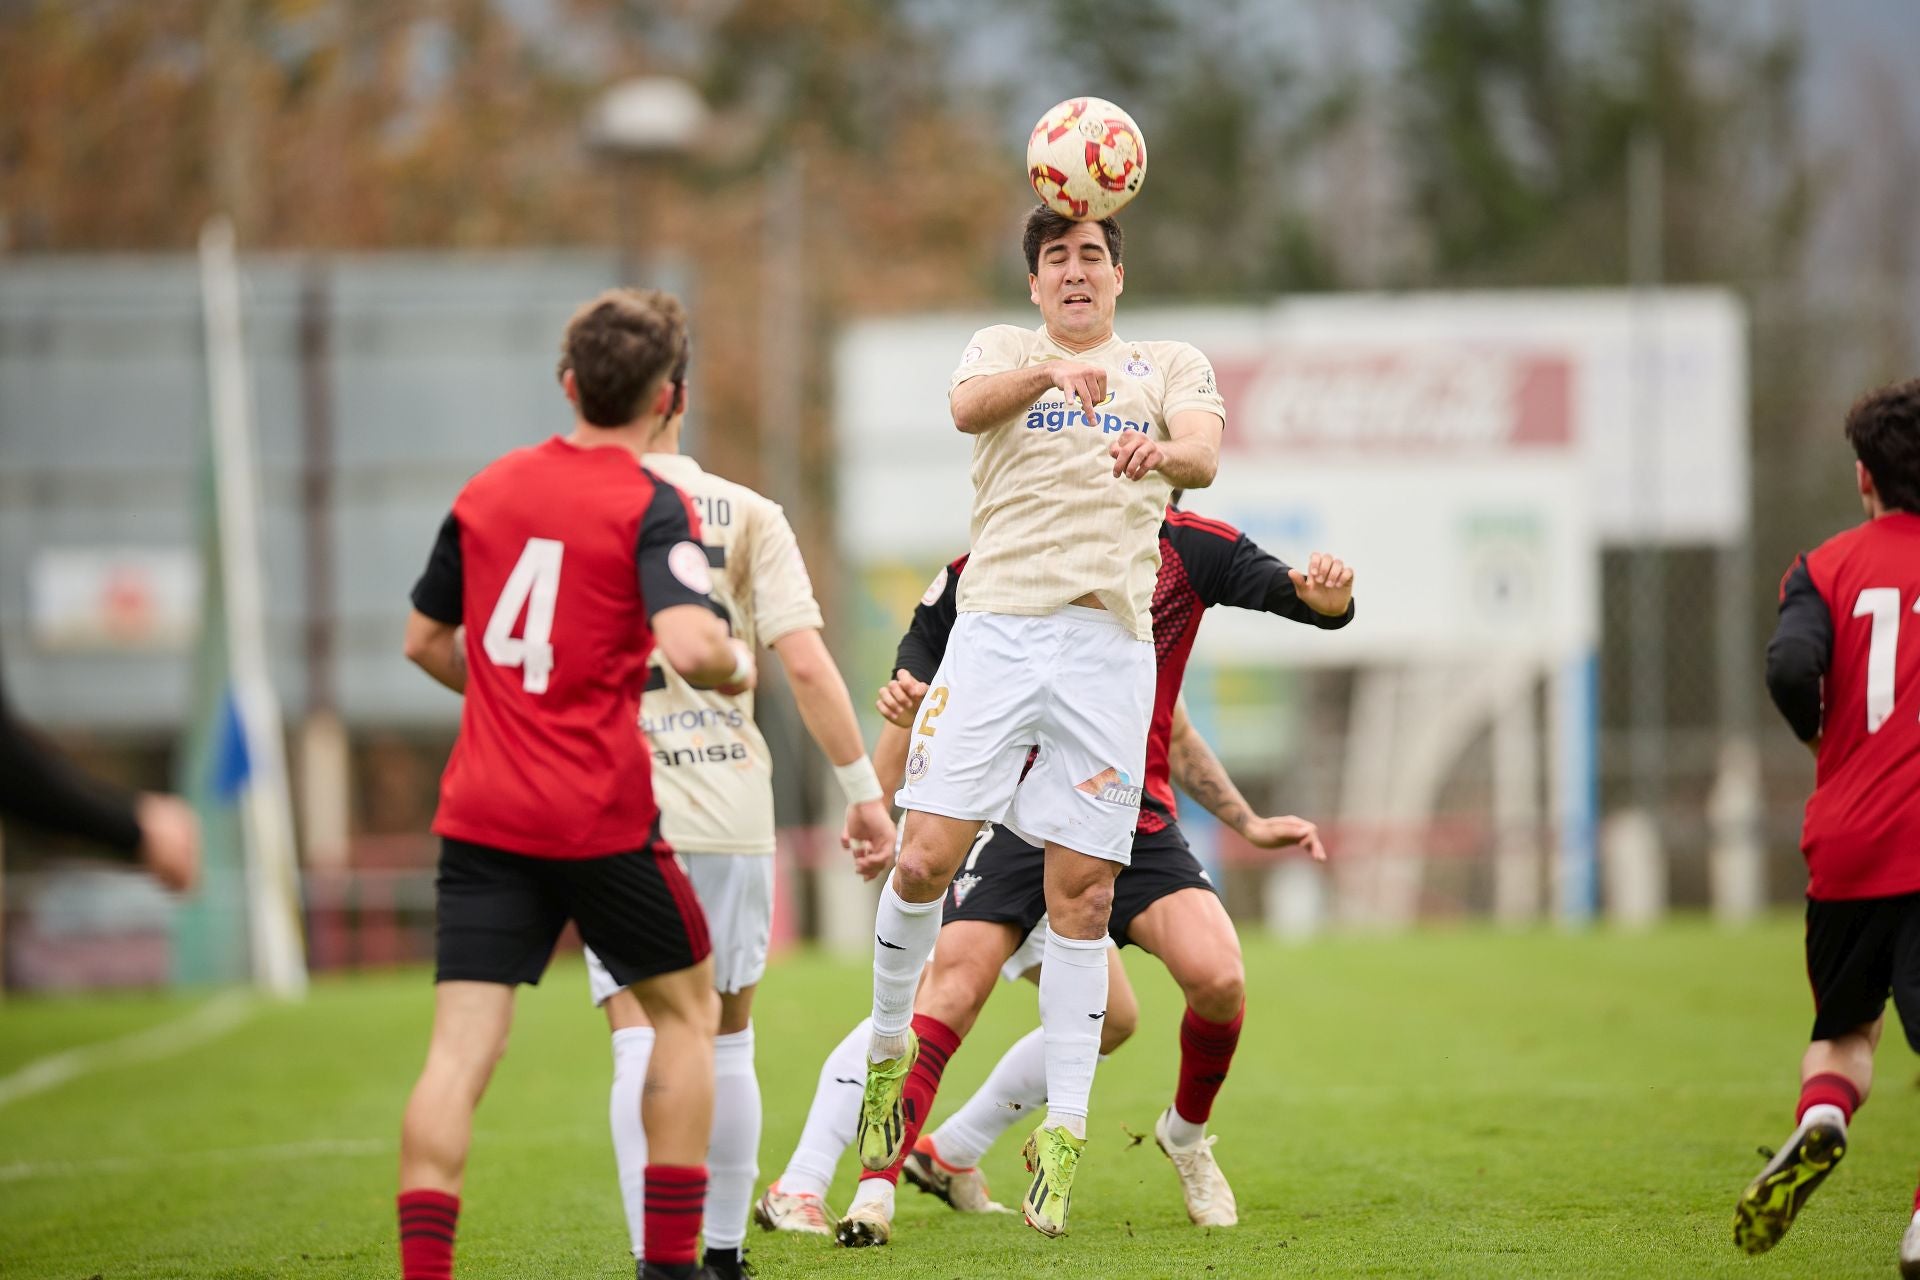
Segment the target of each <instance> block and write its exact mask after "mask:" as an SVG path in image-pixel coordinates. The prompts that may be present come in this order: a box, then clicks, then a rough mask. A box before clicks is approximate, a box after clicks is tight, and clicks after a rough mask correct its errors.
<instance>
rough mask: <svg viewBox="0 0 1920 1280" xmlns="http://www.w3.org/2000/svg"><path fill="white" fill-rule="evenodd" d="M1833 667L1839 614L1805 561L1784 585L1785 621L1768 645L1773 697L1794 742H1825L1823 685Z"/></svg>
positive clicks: (1797, 563) (1790, 572)
mask: <svg viewBox="0 0 1920 1280" xmlns="http://www.w3.org/2000/svg"><path fill="white" fill-rule="evenodd" d="M1832 661H1833V614H1832V612H1831V611H1829V610H1828V608H1827V601H1826V598H1825V597H1824V596H1822V595H1821V594H1820V589H1819V588H1818V587H1816V586H1815V585H1814V583H1813V574H1812V572H1811V571H1810V570H1809V569H1808V568H1807V558H1806V557H1805V556H1800V557H1798V558H1796V559H1795V560H1794V562H1793V567H1792V568H1790V569H1788V570H1787V573H1786V576H1785V577H1784V578H1782V579H1781V580H1780V621H1779V622H1778V623H1776V624H1775V626H1774V629H1773V638H1772V639H1771V640H1769V641H1767V692H1768V693H1769V694H1771V695H1772V697H1773V705H1774V706H1776V707H1778V708H1779V709H1780V714H1781V715H1783V716H1785V717H1786V719H1787V723H1788V724H1789V725H1791V726H1792V727H1793V732H1794V736H1796V737H1798V738H1799V739H1800V741H1802V742H1811V741H1813V740H1814V739H1815V738H1817V737H1819V736H1820V720H1821V696H1820V693H1821V682H1822V681H1823V680H1824V679H1825V677H1826V674H1827V668H1828V666H1829V665H1830V664H1831V663H1832Z"/></svg>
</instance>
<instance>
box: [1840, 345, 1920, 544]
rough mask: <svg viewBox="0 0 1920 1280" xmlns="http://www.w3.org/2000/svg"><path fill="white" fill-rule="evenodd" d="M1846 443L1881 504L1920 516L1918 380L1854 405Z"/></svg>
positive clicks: (1875, 393) (1885, 389) (1898, 384)
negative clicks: (1865, 473)
mask: <svg viewBox="0 0 1920 1280" xmlns="http://www.w3.org/2000/svg"><path fill="white" fill-rule="evenodd" d="M1847 443H1849V444H1851V445H1852V446H1853V452H1854V456H1856V457H1858V458H1859V459H1860V461H1861V463H1862V464H1863V465H1864V466H1865V467H1866V469H1867V474H1868V475H1870V476H1872V477H1873V487H1874V488H1875V489H1876V490H1878V491H1879V494H1880V501H1881V502H1882V503H1884V504H1885V505H1886V506H1887V507H1889V508H1891V509H1893V510H1896V511H1907V512H1911V513H1913V514H1915V515H1920V378H1913V379H1910V380H1908V381H1906V382H1896V383H1894V384H1893V385H1892V386H1888V387H1881V388H1880V389H1879V390H1878V391H1869V392H1868V393H1867V394H1866V395H1864V396H1861V397H1860V399H1858V400H1856V401H1855V402H1854V405H1853V408H1851V409H1849V410H1848V411H1847Z"/></svg>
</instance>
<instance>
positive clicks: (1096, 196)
mask: <svg viewBox="0 0 1920 1280" xmlns="http://www.w3.org/2000/svg"><path fill="white" fill-rule="evenodd" d="M1027 177H1028V180H1029V181H1031V182H1032V183H1033V190H1034V194H1036V195H1038V196H1039V197H1040V203H1042V204H1044V205H1046V206H1047V207H1048V208H1050V209H1052V210H1054V211H1055V212H1057V213H1062V214H1065V215H1066V216H1067V217H1069V218H1072V219H1073V220H1074V221H1076V222H1090V221H1091V222H1097V221H1099V220H1100V219H1101V218H1105V217H1107V216H1109V215H1111V214H1115V213H1118V212H1119V211H1120V210H1121V209H1122V208H1124V207H1125V206H1126V203H1127V201H1129V200H1131V199H1133V198H1134V197H1135V196H1136V195H1138V194H1140V185H1141V184H1142V183H1143V182H1145V181H1146V180H1147V140H1146V137H1145V135H1144V134H1142V133H1141V132H1140V126H1139V125H1137V124H1135V123H1134V122H1133V117H1132V116H1130V115H1128V114H1127V113H1126V112H1124V111H1122V110H1121V109H1120V108H1119V107H1116V106H1114V105H1113V104H1112V103H1111V102H1108V101H1106V100H1105V99H1104V98H1068V99H1067V100H1066V101H1065V102H1062V103H1059V104H1057V105H1055V106H1054V107H1053V108H1052V109H1051V110H1049V111H1048V112H1047V113H1046V114H1045V115H1043V116H1041V117H1040V123H1039V124H1036V125H1035V126H1033V133H1032V135H1031V136H1030V137H1029V138H1028V139H1027Z"/></svg>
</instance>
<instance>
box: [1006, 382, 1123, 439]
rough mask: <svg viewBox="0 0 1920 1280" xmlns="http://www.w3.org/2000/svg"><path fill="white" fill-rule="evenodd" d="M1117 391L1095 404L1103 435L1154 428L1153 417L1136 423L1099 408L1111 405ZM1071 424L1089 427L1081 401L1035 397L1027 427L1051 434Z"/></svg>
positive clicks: (1027, 418)
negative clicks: (1081, 407) (1038, 398)
mask: <svg viewBox="0 0 1920 1280" xmlns="http://www.w3.org/2000/svg"><path fill="white" fill-rule="evenodd" d="M1113 400H1114V393H1113V392H1112V391H1108V392H1107V398H1106V399H1104V400H1102V401H1101V402H1100V403H1099V404H1097V405H1095V406H1094V411H1095V412H1094V415H1093V417H1094V421H1095V422H1096V423H1097V424H1099V427H1100V432H1101V434H1102V435H1115V434H1117V433H1119V432H1122V431H1144V432H1148V433H1151V432H1152V431H1153V421H1152V419H1147V420H1145V421H1141V422H1135V421H1134V420H1133V419H1131V418H1123V417H1121V416H1120V415H1119V414H1117V413H1101V412H1099V410H1101V409H1104V408H1106V407H1107V406H1108V405H1110V404H1112V403H1113ZM1068 427H1083V428H1085V429H1086V430H1089V431H1091V430H1093V428H1092V427H1089V426H1087V415H1086V414H1084V413H1082V412H1081V411H1080V401H1079V400H1078V399H1077V398H1075V399H1073V400H1036V401H1034V403H1033V404H1032V405H1030V406H1029V407H1028V409H1027V417H1026V428H1027V430H1029V431H1045V432H1048V433H1049V434H1052V433H1055V432H1060V431H1064V430H1066V429H1067V428H1068Z"/></svg>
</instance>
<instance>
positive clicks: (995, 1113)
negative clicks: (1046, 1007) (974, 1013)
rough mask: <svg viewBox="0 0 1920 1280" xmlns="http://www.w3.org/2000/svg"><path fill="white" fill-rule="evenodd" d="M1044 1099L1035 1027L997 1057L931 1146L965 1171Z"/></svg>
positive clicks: (1041, 1041) (1041, 1045)
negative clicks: (985, 1076)
mask: <svg viewBox="0 0 1920 1280" xmlns="http://www.w3.org/2000/svg"><path fill="white" fill-rule="evenodd" d="M1046 1100H1047V1045H1046V1035H1045V1033H1044V1032H1042V1031H1041V1030H1040V1028H1039V1027H1035V1028H1034V1029H1033V1030H1031V1031H1029V1032H1027V1034H1026V1035H1024V1036H1021V1037H1020V1038H1019V1039H1018V1040H1016V1041H1014V1042H1013V1047H1012V1048H1010V1049H1008V1050H1007V1051H1006V1052H1005V1053H1003V1054H1001V1055H1000V1061H998V1062H996V1063H994V1064H993V1070H992V1071H991V1072H990V1073H988V1075H987V1082H986V1083H985V1084H983V1085H981V1086H980V1087H979V1088H978V1089H977V1090H975V1091H974V1094H973V1096H972V1097H970V1098H968V1099H967V1100H966V1101H965V1102H963V1103H961V1104H960V1109H959V1110H958V1111H956V1112H954V1113H953V1114H952V1115H950V1116H948V1117H947V1119H946V1122H945V1123H944V1124H942V1125H941V1126H940V1127H939V1128H938V1129H936V1130H934V1133H933V1145H934V1149H935V1150H936V1151H938V1152H939V1153H940V1158H941V1159H942V1160H944V1161H946V1162H947V1163H948V1164H950V1165H953V1166H954V1167H955V1168H958V1169H971V1168H973V1167H974V1166H975V1165H977V1164H979V1163H980V1160H981V1157H983V1156H985V1155H986V1154H987V1149H988V1148H990V1147H991V1146H993V1144H994V1142H995V1141H996V1140H998V1139H999V1137H1000V1135H1001V1134H1003V1133H1005V1132H1006V1131H1007V1130H1008V1129H1009V1128H1011V1127H1012V1126H1013V1124H1014V1122H1015V1121H1017V1120H1019V1119H1020V1118H1021V1117H1022V1116H1027V1115H1031V1114H1033V1113H1034V1112H1035V1111H1037V1110H1038V1109H1039V1108H1040V1107H1041V1106H1042V1105H1043V1104H1044V1103H1045V1102H1046Z"/></svg>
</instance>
